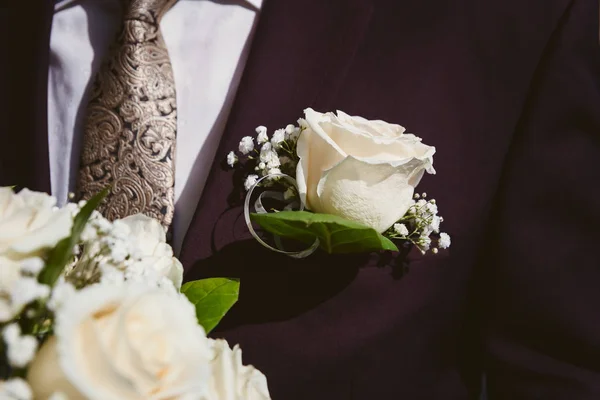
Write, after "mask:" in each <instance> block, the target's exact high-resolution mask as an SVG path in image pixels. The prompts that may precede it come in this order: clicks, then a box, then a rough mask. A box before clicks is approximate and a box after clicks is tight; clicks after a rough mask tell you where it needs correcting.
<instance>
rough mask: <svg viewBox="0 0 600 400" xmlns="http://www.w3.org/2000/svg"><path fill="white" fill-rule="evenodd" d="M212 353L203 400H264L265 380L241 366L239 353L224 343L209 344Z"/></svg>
mask: <svg viewBox="0 0 600 400" xmlns="http://www.w3.org/2000/svg"><path fill="white" fill-rule="evenodd" d="M210 343H211V347H212V349H213V351H214V359H213V362H212V367H213V373H212V377H211V381H210V393H209V395H208V396H207V397H206V398H205V399H204V398H203V400H268V399H270V398H271V397H270V395H269V388H268V386H267V378H266V377H265V376H264V375H263V374H262V373H261V372H260V371H259V370H257V369H256V368H254V367H252V366H245V365H243V364H242V350H241V349H240V348H239V347H238V346H235V347H234V348H233V350H232V349H231V348H230V347H229V345H228V344H227V342H226V341H225V340H212V339H211V340H210Z"/></svg>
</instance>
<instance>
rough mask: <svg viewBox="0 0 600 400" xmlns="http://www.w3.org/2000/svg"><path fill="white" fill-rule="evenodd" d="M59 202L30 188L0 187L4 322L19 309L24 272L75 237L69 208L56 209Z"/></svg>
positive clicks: (1, 311) (1, 317)
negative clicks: (13, 301)
mask: <svg viewBox="0 0 600 400" xmlns="http://www.w3.org/2000/svg"><path fill="white" fill-rule="evenodd" d="M55 204H56V199H55V198H54V197H51V196H49V195H47V194H45V193H38V192H32V191H30V190H27V189H23V190H21V191H20V192H19V193H14V192H13V190H12V189H11V188H7V187H3V188H0V322H2V321H6V320H8V319H10V318H12V316H13V315H14V314H15V313H16V312H18V311H19V310H18V309H17V308H15V307H13V306H11V305H10V293H11V292H12V291H13V290H14V286H15V284H16V282H17V280H18V279H19V278H20V277H21V270H22V269H24V268H25V269H27V270H28V271H31V272H39V270H36V271H34V270H32V269H29V268H27V266H28V265H29V264H31V263H30V261H31V260H33V259H36V258H37V257H40V256H44V255H45V253H46V252H47V251H48V250H49V249H51V248H53V247H54V246H56V244H57V243H58V242H59V241H60V240H62V239H64V238H66V237H67V236H69V235H70V234H71V227H72V225H73V219H72V217H71V214H70V212H69V211H68V210H66V209H61V210H56V209H55V207H54V205H55Z"/></svg>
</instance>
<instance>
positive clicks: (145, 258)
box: [121, 214, 183, 289]
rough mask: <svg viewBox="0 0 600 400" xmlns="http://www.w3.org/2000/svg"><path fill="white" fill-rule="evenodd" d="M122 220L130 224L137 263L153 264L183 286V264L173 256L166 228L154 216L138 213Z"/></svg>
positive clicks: (153, 266) (152, 265)
mask: <svg viewBox="0 0 600 400" xmlns="http://www.w3.org/2000/svg"><path fill="white" fill-rule="evenodd" d="M121 222H123V223H125V224H126V225H127V226H129V229H130V230H131V238H132V241H133V246H134V258H136V259H137V261H135V262H134V264H135V263H141V264H143V265H148V266H151V267H152V268H153V269H154V270H156V272H157V273H158V274H160V275H162V276H166V277H167V278H169V279H170V280H172V281H173V284H174V285H175V287H176V288H178V289H179V288H181V283H182V281H183V265H181V262H179V260H178V259H177V258H175V257H173V249H172V248H171V246H169V245H168V244H167V238H166V233H165V229H164V228H163V226H162V225H161V224H160V222H158V221H157V220H156V219H154V218H150V217H147V216H145V215H144V214H136V215H132V216H129V217H126V218H123V219H122V220H121Z"/></svg>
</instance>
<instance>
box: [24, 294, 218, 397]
mask: <svg viewBox="0 0 600 400" xmlns="http://www.w3.org/2000/svg"><path fill="white" fill-rule="evenodd" d="M211 357H212V352H211V349H210V346H209V343H208V339H207V338H206V335H205V333H204V330H203V329H202V327H201V326H200V325H198V323H197V320H196V314H195V310H194V307H193V305H192V304H191V303H190V302H189V301H187V299H186V298H185V297H183V295H179V294H175V293H174V292H170V291H165V290H162V289H156V288H151V287H149V286H146V285H143V284H127V285H119V286H113V285H104V284H100V285H94V286H89V287H87V288H84V289H82V290H81V291H79V292H77V293H76V294H74V295H73V296H72V297H71V298H70V299H69V301H68V302H65V304H64V306H63V307H62V308H60V309H59V310H58V312H57V320H56V330H55V336H53V337H51V338H50V339H49V340H48V341H47V342H46V343H45V344H44V345H43V346H42V348H41V349H40V351H39V353H38V354H37V356H36V358H35V359H34V360H33V362H32V364H31V366H30V369H29V374H28V377H27V379H28V381H29V384H30V386H31V388H32V390H33V392H34V395H35V397H36V398H40V399H42V398H43V399H45V398H47V397H48V396H50V395H51V394H52V393H54V392H63V393H65V394H66V395H67V396H69V398H72V399H81V398H87V399H98V400H111V399H115V400H117V399H118V400H126V399H140V400H142V399H143V400H149V399H167V398H188V397H185V396H191V395H196V397H191V398H199V395H202V394H204V393H205V392H206V390H207V387H208V380H209V377H210V360H211Z"/></svg>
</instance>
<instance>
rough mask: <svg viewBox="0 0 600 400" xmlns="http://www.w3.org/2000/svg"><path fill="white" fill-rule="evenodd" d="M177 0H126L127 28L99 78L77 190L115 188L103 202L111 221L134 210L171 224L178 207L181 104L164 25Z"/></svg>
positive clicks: (83, 195)
mask: <svg viewBox="0 0 600 400" xmlns="http://www.w3.org/2000/svg"><path fill="white" fill-rule="evenodd" d="M176 1H177V0H124V1H123V3H124V4H125V9H124V21H123V28H122V30H121V32H120V33H119V35H118V37H117V40H116V43H115V45H114V46H113V47H112V48H111V50H110V51H109V55H108V57H107V59H106V60H104V63H103V65H102V66H101V67H100V71H99V72H98V75H97V76H96V79H95V81H94V85H93V89H92V94H91V100H90V103H89V105H88V109H87V117H86V122H85V133H84V138H83V148H82V153H81V164H80V168H79V177H78V181H77V197H78V198H80V199H83V200H87V199H89V198H91V197H92V196H93V195H95V194H96V193H98V192H100V191H102V190H103V189H104V188H106V187H111V189H112V190H111V192H110V193H109V195H108V196H107V197H106V199H105V200H104V202H103V203H102V204H101V206H100V207H99V210H100V211H101V212H102V214H103V215H104V216H105V217H107V218H108V219H111V220H114V219H117V218H123V217H126V216H128V215H132V214H136V213H144V214H146V215H148V216H151V217H154V218H157V219H158V220H159V221H161V223H162V224H163V226H165V227H166V228H168V227H170V225H171V222H172V220H173V211H174V193H173V188H174V183H175V139H176V132H177V106H176V102H175V82H174V79H173V70H172V68H171V62H170V60H169V54H168V52H167V48H166V46H165V42H164V40H163V37H162V35H161V32H160V28H159V23H160V20H161V17H162V16H163V15H164V13H165V12H166V11H167V10H168V9H169V8H170V7H171V6H172V5H173V4H174V3H175V2H176Z"/></svg>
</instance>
